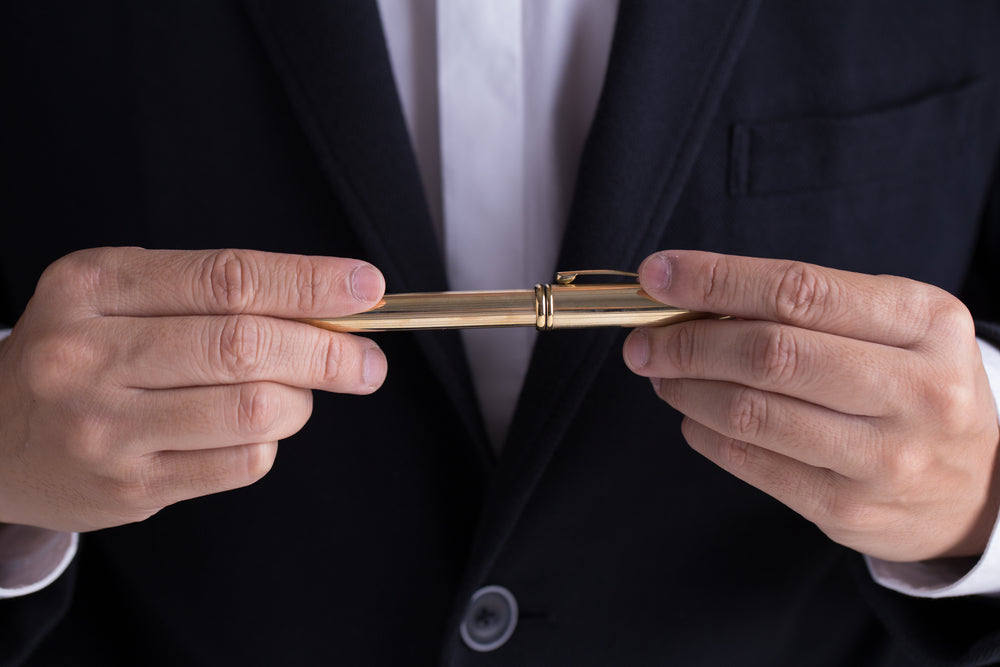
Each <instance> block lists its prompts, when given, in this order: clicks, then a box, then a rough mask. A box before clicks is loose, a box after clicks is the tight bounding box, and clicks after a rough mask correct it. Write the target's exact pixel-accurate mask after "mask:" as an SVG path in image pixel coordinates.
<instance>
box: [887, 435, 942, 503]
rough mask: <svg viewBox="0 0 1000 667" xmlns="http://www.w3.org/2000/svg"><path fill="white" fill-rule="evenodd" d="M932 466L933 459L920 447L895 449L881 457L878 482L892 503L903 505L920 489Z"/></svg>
mask: <svg viewBox="0 0 1000 667" xmlns="http://www.w3.org/2000/svg"><path fill="white" fill-rule="evenodd" d="M934 465H935V460H934V457H933V456H932V455H931V453H930V452H929V451H928V450H926V449H924V448H922V447H917V446H909V447H907V446H903V447H895V448H893V449H892V450H891V451H889V452H886V453H884V454H883V456H882V461H881V470H882V474H881V476H880V478H879V481H880V483H881V484H882V485H883V488H885V490H886V491H887V492H888V493H889V495H890V496H891V497H892V499H893V502H895V503H898V504H903V505H905V504H908V503H909V502H910V500H912V499H913V496H914V493H915V492H917V491H918V490H919V489H920V488H921V486H922V485H923V483H924V482H925V480H926V479H927V474H928V472H929V471H931V469H932V468H933V467H934Z"/></svg>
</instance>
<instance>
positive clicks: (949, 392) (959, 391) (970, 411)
mask: <svg viewBox="0 0 1000 667" xmlns="http://www.w3.org/2000/svg"><path fill="white" fill-rule="evenodd" d="M924 391H925V397H924V401H923V402H924V405H926V406H927V409H928V412H929V414H931V415H933V418H934V421H935V422H936V424H937V425H938V428H940V429H942V430H943V431H944V432H945V433H950V434H954V433H961V432H963V431H964V430H965V427H966V425H967V424H969V422H970V420H973V419H975V417H976V415H977V414H978V410H977V409H976V408H977V405H978V394H977V392H976V389H975V387H974V385H973V384H972V383H971V382H965V381H964V379H963V378H961V377H959V376H958V375H957V374H956V375H955V376H953V377H949V378H947V379H944V380H939V381H938V382H933V383H928V384H926V385H925V390H924Z"/></svg>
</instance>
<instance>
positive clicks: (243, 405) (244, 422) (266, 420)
mask: <svg viewBox="0 0 1000 667" xmlns="http://www.w3.org/2000/svg"><path fill="white" fill-rule="evenodd" d="M278 403H279V400H278V397H277V396H276V394H275V392H274V391H273V390H272V389H271V387H270V386H269V385H268V384H266V383H262V382H253V383H248V384H243V385H240V387H239V394H238V398H237V403H236V420H235V430H236V432H237V433H239V434H246V435H251V436H262V435H266V434H268V433H270V432H271V431H272V430H273V429H274V427H275V425H276V424H277V422H278V418H279V415H280V410H279V406H278Z"/></svg>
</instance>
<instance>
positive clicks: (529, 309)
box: [302, 270, 707, 332]
mask: <svg viewBox="0 0 1000 667" xmlns="http://www.w3.org/2000/svg"><path fill="white" fill-rule="evenodd" d="M578 275H618V276H621V275H624V276H632V277H637V276H636V274H634V273H626V272H623V271H596V270H590V271H575V272H561V273H558V274H556V283H555V284H551V285H550V284H543V285H536V286H535V287H534V289H524V290H506V291H477V292H419V293H411V294H387V295H386V296H385V297H384V298H383V299H382V301H381V302H379V304H378V305H376V306H375V307H374V308H372V309H371V310H368V311H365V312H363V313H357V314H354V315H347V316H344V317H332V318H318V319H305V320H302V321H303V322H306V323H308V324H312V325H315V326H318V327H322V328H324V329H329V330H331V331H342V332H366V331H402V330H409V331H415V330H422V329H475V328H485V327H529V326H534V327H535V328H536V329H538V330H539V331H549V330H551V329H579V328H585V327H611V326H619V327H637V326H662V325H665V324H673V323H676V322H682V321H684V320H690V319H695V318H701V317H706V316H707V315H706V314H705V313H700V312H695V311H690V310H685V309H683V308H674V307H673V306H668V305H665V304H662V303H660V302H659V301H656V300H655V299H652V298H650V297H649V296H648V295H647V294H646V293H645V292H644V291H643V290H642V288H641V287H640V286H639V284H638V283H607V284H604V283H601V284H579V283H574V280H575V279H576V277H577V276H578Z"/></svg>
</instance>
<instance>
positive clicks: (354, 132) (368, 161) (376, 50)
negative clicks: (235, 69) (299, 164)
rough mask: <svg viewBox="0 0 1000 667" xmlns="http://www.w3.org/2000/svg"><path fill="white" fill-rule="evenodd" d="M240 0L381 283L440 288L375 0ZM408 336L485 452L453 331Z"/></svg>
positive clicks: (393, 287) (406, 288) (401, 288)
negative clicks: (382, 279) (383, 280)
mask: <svg viewBox="0 0 1000 667" xmlns="http://www.w3.org/2000/svg"><path fill="white" fill-rule="evenodd" d="M245 3H246V6H247V9H248V11H249V14H250V17H251V19H252V21H253V23H254V24H255V26H256V28H257V30H258V32H259V34H260V36H261V38H262V39H263V42H264V44H265V47H266V49H267V52H268V55H269V56H270V58H271V61H272V63H273V64H274V67H275V69H276V71H277V73H278V75H279V77H280V78H281V80H282V83H283V84H284V86H285V90H286V91H287V93H288V96H289V98H290V99H291V101H292V104H293V106H294V108H295V111H296V114H297V117H298V119H299V122H300V123H301V125H302V127H303V129H304V130H305V133H306V136H307V138H308V140H309V142H310V144H311V145H312V147H313V149H314V151H315V152H316V154H317V156H318V157H319V161H320V164H321V165H322V168H323V170H324V172H325V174H326V176H327V179H328V180H329V181H330V184H331V186H332V187H333V189H334V191H335V192H336V194H337V196H338V199H339V200H340V201H341V202H342V203H343V205H344V208H345V210H346V211H347V214H348V218H349V219H350V222H351V224H352V225H353V227H354V230H355V232H356V233H357V235H358V237H359V238H360V239H361V242H362V243H363V244H364V246H365V248H366V250H367V251H368V253H369V258H370V259H371V261H372V262H373V263H374V264H376V265H377V266H378V267H379V268H380V269H381V270H382V272H383V273H384V275H385V277H386V284H387V286H388V289H389V290H390V291H393V292H419V291H436V290H443V289H446V278H445V272H444V263H443V261H442V258H441V253H440V250H439V248H438V245H437V242H436V238H435V232H434V228H433V225H432V222H431V218H430V213H429V209H428V206H427V203H426V200H425V198H424V194H423V191H422V186H421V182H420V178H419V175H418V172H417V167H416V158H415V157H414V155H413V152H412V149H411V147H410V140H409V135H408V134H407V130H406V125H405V123H404V121H403V115H402V108H401V106H400V103H399V99H398V97H397V95H396V92H395V91H396V86H395V81H394V80H393V76H392V70H391V66H390V64H389V60H388V53H387V51H386V46H385V38H384V35H383V33H382V25H381V19H380V17H379V13H378V7H377V5H376V3H375V2H343V3H341V2H324V1H322V0H313V1H312V2H306V1H304V0H302V1H296V2H282V1H281V0H245ZM415 335H416V337H417V341H418V343H419V345H420V347H421V349H422V350H423V352H424V354H425V355H426V356H427V357H428V359H429V360H430V364H431V367H432V368H434V369H435V372H436V374H437V376H438V380H439V381H440V382H441V383H442V385H443V386H444V388H445V390H446V392H447V394H448V396H449V398H450V399H451V401H452V402H453V404H454V405H455V407H456V409H457V411H458V414H459V416H460V419H461V421H462V422H463V423H464V425H465V427H466V429H467V431H468V434H469V437H470V439H471V440H472V441H473V442H474V443H475V444H476V445H477V449H478V450H479V452H480V453H481V454H482V456H483V459H484V462H485V461H487V460H489V459H490V458H491V457H492V452H491V450H490V448H489V445H488V443H487V439H486V436H485V432H484V429H483V426H482V420H481V418H480V416H479V409H478V406H477V405H476V403H475V399H474V396H475V393H474V391H473V388H472V382H471V376H470V374H469V370H468V366H467V363H466V360H465V355H464V353H463V351H462V347H461V343H460V341H459V338H458V335H457V333H456V332H453V331H446V332H421V333H417V334H415Z"/></svg>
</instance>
